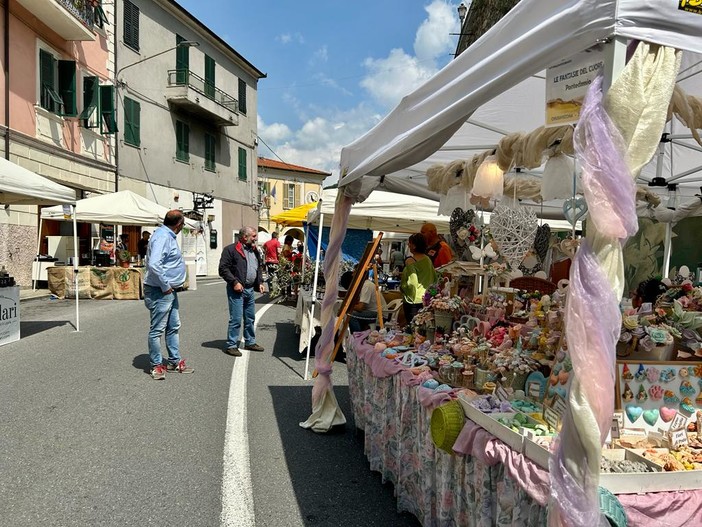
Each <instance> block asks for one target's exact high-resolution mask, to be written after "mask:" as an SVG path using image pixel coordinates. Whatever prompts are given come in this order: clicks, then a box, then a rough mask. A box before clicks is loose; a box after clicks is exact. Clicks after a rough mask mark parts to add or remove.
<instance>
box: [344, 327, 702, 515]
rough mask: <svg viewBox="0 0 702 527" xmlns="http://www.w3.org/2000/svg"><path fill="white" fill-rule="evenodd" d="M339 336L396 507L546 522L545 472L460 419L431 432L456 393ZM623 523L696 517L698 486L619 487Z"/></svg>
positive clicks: (370, 448) (374, 458)
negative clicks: (451, 431)
mask: <svg viewBox="0 0 702 527" xmlns="http://www.w3.org/2000/svg"><path fill="white" fill-rule="evenodd" d="M367 334H368V332H362V333H357V334H355V335H353V336H351V337H349V338H347V340H346V341H345V346H346V363H347V367H348V372H349V391H350V395H351V404H352V407H353V413H354V419H355V422H356V426H357V427H358V428H360V429H361V430H362V431H363V433H364V436H365V454H366V456H367V457H368V460H369V462H370V467H371V470H375V471H377V472H380V474H381V475H382V478H383V480H384V481H390V482H392V483H393V485H394V486H395V496H396V497H397V507H398V510H399V511H407V512H410V513H412V514H414V515H415V516H416V517H417V518H418V519H419V520H420V521H421V522H422V524H423V525H424V526H425V527H430V526H446V525H478V526H488V525H497V526H507V525H512V526H517V525H519V526H522V525H527V526H530V525H546V517H547V507H546V505H547V502H548V496H549V487H550V483H549V476H548V472H547V471H546V470H544V469H542V468H541V467H539V466H537V465H536V464H535V463H534V462H532V461H531V460H530V459H528V458H526V457H525V456H524V455H523V454H521V453H519V452H516V451H514V450H512V449H511V448H509V447H508V446H507V445H506V444H505V443H503V442H502V441H500V440H499V439H497V438H496V437H494V436H493V435H491V434H489V433H488V432H487V431H485V430H484V429H482V428H480V427H479V426H478V425H476V424H475V423H474V422H472V421H471V420H469V419H466V421H465V425H464V428H463V430H462V432H461V434H460V435H459V437H458V439H457V440H456V443H455V445H454V447H453V450H454V453H455V455H451V454H449V453H447V452H444V451H442V450H439V449H437V448H436V447H435V446H434V444H433V442H432V438H431V431H430V422H431V414H432V411H433V409H434V408H436V407H437V406H439V405H441V404H443V403H444V402H448V401H449V400H452V399H454V398H455V397H456V395H455V394H454V393H453V392H441V393H438V394H436V393H434V392H432V391H431V390H429V389H427V388H424V387H421V386H419V385H418V383H417V381H416V377H415V376H414V375H413V374H412V373H411V372H410V371H409V369H408V368H407V367H404V366H402V365H400V364H398V363H396V362H393V361H390V360H387V359H385V358H383V357H381V356H380V355H379V354H378V353H376V352H374V351H373V346H371V345H369V344H367V343H365V342H364V339H365V337H366V336H367ZM617 498H618V499H619V501H620V502H621V503H622V505H623V506H624V509H625V511H626V514H627V519H628V524H629V526H646V527H654V526H660V527H663V526H666V527H673V526H680V527H682V526H690V525H702V490H695V491H679V492H656V493H647V494H619V495H617Z"/></svg>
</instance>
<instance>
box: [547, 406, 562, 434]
mask: <svg viewBox="0 0 702 527" xmlns="http://www.w3.org/2000/svg"><path fill="white" fill-rule="evenodd" d="M544 421H546V424H548V426H550V427H551V428H552V429H553V430H556V431H557V430H558V423H559V421H560V419H559V417H558V414H557V413H556V411H555V410H554V409H553V408H551V407H550V406H545V407H544Z"/></svg>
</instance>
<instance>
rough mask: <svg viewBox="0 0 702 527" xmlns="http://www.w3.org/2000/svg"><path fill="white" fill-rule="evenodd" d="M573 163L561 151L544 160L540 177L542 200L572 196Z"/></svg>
mask: <svg viewBox="0 0 702 527" xmlns="http://www.w3.org/2000/svg"><path fill="white" fill-rule="evenodd" d="M574 177H575V164H574V163H573V160H572V159H571V158H570V157H568V156H567V155H565V154H563V153H559V154H556V155H555V156H551V157H549V158H548V161H546V166H545V167H544V174H543V176H542V177H541V197H542V198H543V200H544V201H550V200H552V199H566V198H572V197H573V179H574Z"/></svg>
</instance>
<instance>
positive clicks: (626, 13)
mask: <svg viewBox="0 0 702 527" xmlns="http://www.w3.org/2000/svg"><path fill="white" fill-rule="evenodd" d="M677 4H678V3H677V2H646V3H643V2H640V1H634V0H604V1H597V2H594V1H592V0H562V1H558V2H543V1H540V0H522V1H521V2H519V3H518V4H517V5H516V6H515V7H514V8H513V9H512V10H511V11H510V12H509V13H508V14H507V15H506V16H505V17H504V18H503V19H502V20H500V21H499V22H498V23H497V24H496V25H495V26H494V27H493V28H492V29H491V30H490V31H488V32H487V33H485V34H484V35H483V36H482V37H481V38H480V39H479V40H478V41H476V42H475V43H473V45H471V46H470V47H469V48H468V49H467V50H466V51H464V52H463V53H462V54H460V55H459V56H458V57H457V58H456V59H455V60H453V61H451V63H449V64H448V65H447V66H446V67H445V68H443V69H442V70H441V71H439V72H438V73H437V74H436V75H435V76H434V77H432V78H431V79H430V80H428V81H427V82H426V83H425V84H424V85H422V86H420V87H419V88H418V89H416V90H414V91H413V92H412V93H410V94H409V95H407V96H406V97H404V98H403V99H402V101H401V102H400V104H399V105H398V106H397V107H396V108H395V109H394V110H393V111H392V112H391V113H390V114H388V115H387V116H386V117H385V118H384V119H383V120H382V121H381V122H380V123H378V125H376V126H375V127H374V128H373V129H372V130H370V131H369V132H368V133H366V134H365V135H364V136H362V137H361V138H359V139H358V140H356V141H355V142H354V143H352V144H350V145H348V146H346V147H345V148H344V149H343V150H342V152H341V176H342V177H341V179H340V182H339V186H340V187H343V188H344V189H345V190H344V191H345V193H346V194H347V195H350V196H352V197H354V198H355V199H357V200H363V199H365V198H366V197H368V195H369V194H370V193H371V191H372V190H373V189H375V188H379V189H384V190H389V191H392V192H398V193H403V194H410V195H416V196H422V197H426V198H430V199H435V200H438V199H439V195H438V194H436V193H434V192H431V191H429V190H428V189H427V180H426V169H427V168H428V167H429V166H431V165H432V164H434V163H437V162H440V163H446V162H449V161H453V160H455V159H469V158H471V157H472V156H473V155H474V154H476V153H479V152H481V151H483V150H485V149H488V148H494V145H495V144H496V142H497V140H499V138H501V137H502V136H504V135H505V134H506V133H509V132H514V131H522V132H530V131H532V130H534V129H535V128H537V127H538V126H540V125H543V124H544V100H545V97H544V85H545V81H544V79H543V78H539V77H538V76H537V74H538V73H539V72H541V71H543V70H545V69H546V68H547V67H549V66H552V65H554V64H556V63H558V61H560V60H562V59H563V58H565V57H569V56H572V55H574V54H576V53H578V52H580V51H583V50H585V49H587V48H590V47H591V46H592V45H593V44H595V43H596V42H601V41H604V40H606V39H609V38H611V37H613V36H619V37H622V38H628V39H636V40H644V41H647V42H652V43H657V44H663V45H666V46H671V47H674V48H678V49H682V50H686V51H689V52H696V51H699V50H701V49H702V29H701V27H700V24H701V23H702V16H700V15H698V14H694V13H688V12H686V11H683V10H680V9H678V5H677ZM697 62H699V58H696V60H695V59H693V60H691V61H688V64H690V66H689V69H687V70H686V69H685V61H684V62H683V68H681V74H682V73H683V72H684V78H686V79H687V78H692V75H693V74H694V73H696V72H698V71H699V70H700V66H699V65H698V64H697ZM696 64H697V65H696ZM506 72H509V73H508V74H507V73H506ZM686 89H688V88H687V87H686ZM695 95H697V94H696V93H695ZM493 100H494V101H493ZM490 101H493V103H492V104H490V106H489V107H487V108H486V109H485V110H484V111H482V113H479V112H478V111H476V110H478V109H479V108H481V107H482V106H484V105H486V104H487V103H488V102H490ZM500 105H504V108H503V109H501V108H502V107H501V106H500ZM491 114H492V115H495V114H499V115H501V116H502V117H501V120H502V122H500V121H499V120H498V121H497V122H496V121H494V120H491V119H490V117H491ZM530 114H531V117H530ZM679 131H680V129H678V132H679ZM486 134H492V136H493V139H492V140H491V139H490V136H489V135H486ZM686 151H689V150H686ZM678 182H680V181H678ZM698 186H699V185H698Z"/></svg>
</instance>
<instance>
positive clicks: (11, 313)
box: [0, 287, 20, 346]
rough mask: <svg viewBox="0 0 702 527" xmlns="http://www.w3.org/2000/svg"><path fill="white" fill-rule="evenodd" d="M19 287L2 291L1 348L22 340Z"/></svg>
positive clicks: (0, 294)
mask: <svg viewBox="0 0 702 527" xmlns="http://www.w3.org/2000/svg"><path fill="white" fill-rule="evenodd" d="M19 306H20V303H19V287H3V288H2V289H0V346H2V345H3V344H8V343H10V342H14V341H16V340H19V339H20V312H19V310H20V308H19Z"/></svg>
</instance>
